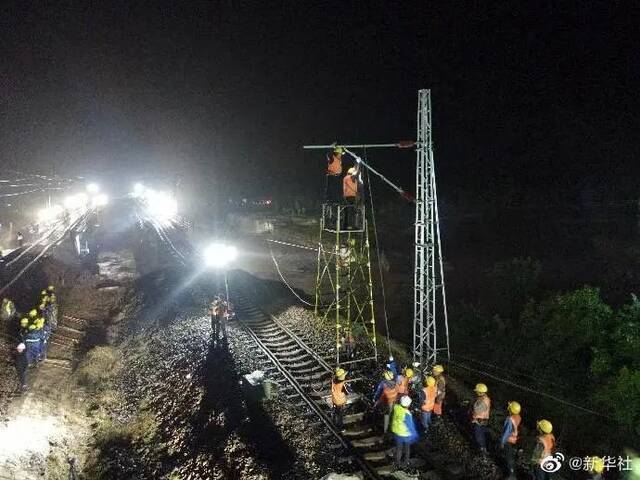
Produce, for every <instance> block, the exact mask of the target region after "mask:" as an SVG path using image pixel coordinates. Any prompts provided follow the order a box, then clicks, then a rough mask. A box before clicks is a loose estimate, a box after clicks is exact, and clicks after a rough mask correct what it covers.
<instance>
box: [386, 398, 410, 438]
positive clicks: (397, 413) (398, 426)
mask: <svg viewBox="0 0 640 480" xmlns="http://www.w3.org/2000/svg"><path fill="white" fill-rule="evenodd" d="M392 415H393V419H392V420H391V432H392V433H395V434H396V435H398V436H399V437H408V436H409V435H410V432H409V428H408V427H407V424H406V423H405V419H406V416H407V415H411V413H410V412H409V410H407V409H406V408H404V407H403V406H402V405H397V404H396V405H394V406H393V413H392Z"/></svg>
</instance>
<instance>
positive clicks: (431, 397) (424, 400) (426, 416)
mask: <svg viewBox="0 0 640 480" xmlns="http://www.w3.org/2000/svg"><path fill="white" fill-rule="evenodd" d="M436 393H437V388H436V379H435V378H433V377H427V378H425V379H424V388H423V389H422V391H421V392H420V396H419V398H420V419H421V420H422V427H423V428H424V436H425V437H426V436H427V433H428V432H429V425H431V414H432V413H433V406H434V404H435V401H436Z"/></svg>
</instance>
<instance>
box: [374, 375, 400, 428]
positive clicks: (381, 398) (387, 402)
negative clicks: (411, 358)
mask: <svg viewBox="0 0 640 480" xmlns="http://www.w3.org/2000/svg"><path fill="white" fill-rule="evenodd" d="M397 398H398V385H397V383H396V381H395V380H394V378H393V372H392V371H391V370H386V371H385V372H384V378H383V380H382V381H381V382H380V383H379V384H378V387H377V388H376V393H375V394H374V395H373V401H374V402H375V404H374V408H377V407H378V406H382V408H383V409H384V410H383V411H384V433H387V431H388V430H389V419H390V418H391V412H392V411H393V406H394V405H395V403H396V399H397Z"/></svg>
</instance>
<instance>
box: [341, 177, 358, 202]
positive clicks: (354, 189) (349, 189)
mask: <svg viewBox="0 0 640 480" xmlns="http://www.w3.org/2000/svg"><path fill="white" fill-rule="evenodd" d="M342 195H343V196H344V198H354V197H356V196H357V195H358V178H357V177H356V176H355V175H345V176H344V179H343V180H342Z"/></svg>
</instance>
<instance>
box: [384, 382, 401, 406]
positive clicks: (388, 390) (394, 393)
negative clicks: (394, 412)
mask: <svg viewBox="0 0 640 480" xmlns="http://www.w3.org/2000/svg"><path fill="white" fill-rule="evenodd" d="M382 398H383V399H384V401H385V403H386V404H387V405H391V404H394V403H396V398H398V386H397V385H394V386H393V387H388V386H386V385H385V386H384V388H383V389H382Z"/></svg>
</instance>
